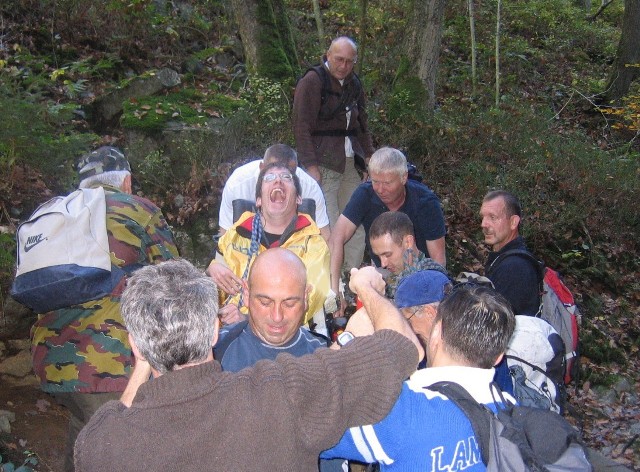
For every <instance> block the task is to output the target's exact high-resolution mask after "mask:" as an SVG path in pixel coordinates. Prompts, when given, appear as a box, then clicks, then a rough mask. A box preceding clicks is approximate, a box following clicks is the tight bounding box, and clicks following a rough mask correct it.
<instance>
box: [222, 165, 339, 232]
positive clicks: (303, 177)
mask: <svg viewBox="0 0 640 472" xmlns="http://www.w3.org/2000/svg"><path fill="white" fill-rule="evenodd" d="M261 162H262V159H258V160H255V161H251V162H249V163H248V164H245V165H243V166H240V167H238V168H237V169H236V170H234V171H233V173H232V174H231V175H230V176H229V179H227V183H226V184H225V185H224V189H223V190H222V201H221V202H220V216H219V218H218V220H219V221H218V224H219V225H220V227H221V228H223V229H225V230H228V229H229V228H231V226H233V205H232V203H233V201H234V200H238V199H242V200H252V201H255V199H256V184H257V183H258V175H259V174H260V163H261ZM296 175H297V176H298V178H299V179H300V186H301V188H302V195H301V197H302V198H312V199H313V200H315V202H316V224H317V225H318V228H324V227H325V226H329V217H328V216H327V205H326V204H325V201H324V195H322V189H321V188H320V186H319V185H318V182H316V180H315V179H314V178H313V177H311V176H310V175H309V174H307V173H306V172H305V171H304V170H302V169H301V168H300V167H298V168H297V169H296Z"/></svg>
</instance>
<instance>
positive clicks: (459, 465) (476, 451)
mask: <svg viewBox="0 0 640 472" xmlns="http://www.w3.org/2000/svg"><path fill="white" fill-rule="evenodd" d="M450 453H452V454H451V455H450ZM480 462H482V455H481V454H480V448H479V447H478V443H477V442H476V438H475V436H470V437H468V438H467V439H466V440H461V441H458V442H457V444H456V448H455V451H445V448H444V447H443V446H438V447H435V448H433V449H432V450H431V471H432V472H456V471H459V470H466V469H468V468H469V467H471V466H473V465H475V464H478V463H480Z"/></svg>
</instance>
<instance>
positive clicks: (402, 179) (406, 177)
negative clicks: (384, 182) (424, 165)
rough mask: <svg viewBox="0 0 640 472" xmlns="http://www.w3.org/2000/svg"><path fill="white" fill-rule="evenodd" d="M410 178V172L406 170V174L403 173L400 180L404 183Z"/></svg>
mask: <svg viewBox="0 0 640 472" xmlns="http://www.w3.org/2000/svg"><path fill="white" fill-rule="evenodd" d="M408 178H409V174H408V173H407V172H405V173H404V174H402V178H401V179H400V181H401V182H402V185H404V184H406V183H407V179H408Z"/></svg>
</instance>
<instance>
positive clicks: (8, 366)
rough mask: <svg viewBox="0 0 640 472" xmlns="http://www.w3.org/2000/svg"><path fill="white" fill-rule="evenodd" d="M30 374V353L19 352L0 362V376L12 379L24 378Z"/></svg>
mask: <svg viewBox="0 0 640 472" xmlns="http://www.w3.org/2000/svg"><path fill="white" fill-rule="evenodd" d="M29 373H31V353H30V352H29V351H20V352H19V353H18V354H16V355H15V356H11V357H7V358H6V359H5V360H4V361H2V362H0V374H6V375H12V376H14V377H26V376H27V375H29Z"/></svg>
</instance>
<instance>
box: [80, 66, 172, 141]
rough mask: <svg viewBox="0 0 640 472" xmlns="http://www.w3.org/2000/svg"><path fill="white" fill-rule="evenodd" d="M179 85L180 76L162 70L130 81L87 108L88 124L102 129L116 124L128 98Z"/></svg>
mask: <svg viewBox="0 0 640 472" xmlns="http://www.w3.org/2000/svg"><path fill="white" fill-rule="evenodd" d="M179 83H180V76H179V75H178V73H177V72H176V71H174V70H172V69H169V68H164V69H160V70H159V71H157V72H151V73H149V74H147V75H145V76H141V77H136V78H134V79H132V80H131V81H130V82H129V83H128V84H127V85H125V86H123V87H121V88H119V89H117V90H115V91H113V92H111V93H109V94H107V95H104V96H102V97H100V98H98V99H97V100H96V101H95V102H93V104H91V105H90V106H89V107H88V108H87V112H88V113H87V116H88V118H89V120H90V122H91V123H92V124H93V125H94V126H95V127H96V128H97V129H103V128H105V127H108V126H110V125H113V124H116V122H117V119H118V117H119V116H120V114H121V113H122V104H123V102H125V101H126V100H128V99H130V98H134V97H135V98H139V97H147V96H149V95H155V94H156V93H158V92H160V91H161V90H164V89H166V88H171V87H174V86H176V85H178V84H179Z"/></svg>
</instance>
